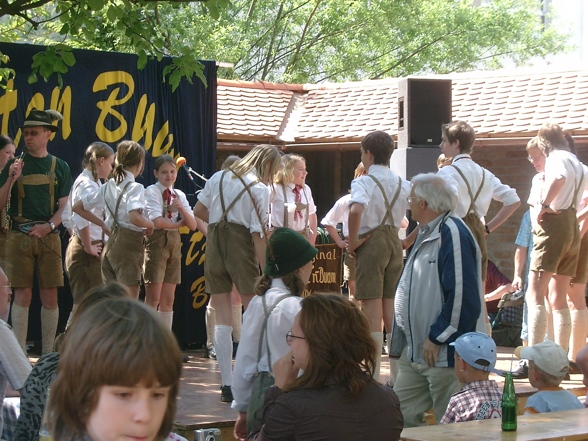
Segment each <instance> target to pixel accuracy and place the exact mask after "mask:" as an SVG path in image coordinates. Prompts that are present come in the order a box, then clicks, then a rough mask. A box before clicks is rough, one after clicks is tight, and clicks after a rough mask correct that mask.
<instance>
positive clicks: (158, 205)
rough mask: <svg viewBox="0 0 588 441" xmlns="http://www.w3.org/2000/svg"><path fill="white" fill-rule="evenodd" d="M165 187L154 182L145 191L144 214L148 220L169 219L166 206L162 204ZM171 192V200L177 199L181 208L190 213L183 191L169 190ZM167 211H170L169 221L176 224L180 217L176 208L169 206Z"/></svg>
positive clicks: (190, 209)
mask: <svg viewBox="0 0 588 441" xmlns="http://www.w3.org/2000/svg"><path fill="white" fill-rule="evenodd" d="M165 189H166V187H165V186H163V185H161V184H160V183H159V182H156V183H155V184H153V185H150V186H149V187H147V188H146V189H145V203H146V204H145V214H146V215H147V218H148V219H149V220H151V221H152V220H154V219H157V218H158V217H164V218H166V219H169V217H168V214H167V210H168V207H167V206H165V205H166V204H165V203H164V202H163V192H164V191H165ZM170 191H171V192H172V200H173V198H174V197H177V198H178V199H179V200H180V202H181V203H182V206H183V207H184V208H185V209H186V210H187V211H192V208H191V207H190V204H189V203H188V199H187V198H186V195H185V194H184V192H183V191H181V190H178V189H175V188H170ZM169 210H170V211H171V219H170V220H171V221H172V222H177V221H178V220H179V217H180V212H179V210H178V209H177V208H176V207H172V206H171V205H170V206H169Z"/></svg>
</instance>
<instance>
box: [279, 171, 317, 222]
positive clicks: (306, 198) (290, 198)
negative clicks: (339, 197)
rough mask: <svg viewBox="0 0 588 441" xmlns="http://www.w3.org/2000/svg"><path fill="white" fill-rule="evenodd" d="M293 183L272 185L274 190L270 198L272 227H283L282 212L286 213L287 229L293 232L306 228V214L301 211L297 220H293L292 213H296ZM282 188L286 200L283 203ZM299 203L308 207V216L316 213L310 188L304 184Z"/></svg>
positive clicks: (304, 211)
mask: <svg viewBox="0 0 588 441" xmlns="http://www.w3.org/2000/svg"><path fill="white" fill-rule="evenodd" d="M294 187H295V185H294V184H293V183H290V184H288V185H284V186H282V185H281V184H274V189H273V191H272V194H271V196H270V204H271V213H272V227H274V228H277V227H284V226H285V225H284V210H287V211H288V228H291V229H293V230H295V231H302V230H304V229H305V228H306V227H307V226H308V221H307V212H306V210H301V211H300V213H298V214H299V216H298V219H296V220H294V213H295V212H296V205H295V202H296V195H295V194H294ZM284 188H285V189H286V200H285V201H284ZM300 199H301V201H300V202H301V203H302V204H307V205H308V216H310V215H312V214H315V213H316V205H315V204H314V199H313V198H312V191H311V189H310V187H309V186H308V185H306V184H304V187H303V189H302V194H301V195H300Z"/></svg>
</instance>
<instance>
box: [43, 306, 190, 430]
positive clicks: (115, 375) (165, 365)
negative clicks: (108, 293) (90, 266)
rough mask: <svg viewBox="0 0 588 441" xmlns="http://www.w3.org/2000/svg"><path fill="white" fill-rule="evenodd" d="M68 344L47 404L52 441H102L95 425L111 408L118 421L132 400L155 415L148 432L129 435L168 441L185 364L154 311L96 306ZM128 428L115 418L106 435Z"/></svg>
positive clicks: (81, 319) (127, 421)
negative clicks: (182, 369) (84, 440)
mask: <svg viewBox="0 0 588 441" xmlns="http://www.w3.org/2000/svg"><path fill="white" fill-rule="evenodd" d="M65 343H66V344H65V348H64V351H63V353H62V354H61V358H60V361H59V367H58V372H57V379H56V380H55V382H54V383H53V386H52V390H51V397H50V404H49V412H50V415H51V421H52V434H53V437H54V439H59V440H64V441H73V440H79V439H84V438H85V437H86V435H88V436H89V438H90V439H91V441H103V439H104V438H103V437H102V435H103V434H102V433H101V432H100V430H97V429H100V427H102V426H101V425H100V424H98V422H99V421H101V420H102V421H103V420H104V417H105V412H106V413H108V410H109V409H110V411H112V408H113V407H112V401H114V404H115V405H116V406H117V408H118V409H119V412H118V413H119V414H120V415H122V414H123V413H127V412H130V411H131V403H133V402H136V401H135V400H136V399H139V400H143V401H140V402H141V403H145V404H147V403H149V404H153V407H150V408H151V409H153V411H152V412H151V414H150V415H149V418H148V420H149V421H150V423H149V428H148V429H146V427H147V426H142V427H143V429H144V430H143V429H141V431H137V432H133V433H131V435H133V434H134V436H147V441H153V440H158V441H159V440H163V439H164V438H165V437H166V436H167V434H168V433H169V431H170V429H171V426H172V423H173V418H174V415H175V410H176V397H177V393H178V384H179V379H180V374H181V368H182V359H181V353H180V349H179V347H178V344H177V342H176V339H175V337H174V336H173V334H172V333H171V331H170V330H169V329H167V328H166V327H165V326H164V325H163V324H162V323H161V320H160V319H158V317H157V315H156V314H155V312H154V311H153V310H152V309H151V308H149V307H148V306H145V305H144V304H142V303H139V302H138V301H136V300H133V299H130V298H117V299H107V300H103V301H101V302H98V303H97V304H95V305H94V306H92V307H91V308H89V309H87V310H86V311H84V312H83V313H82V314H81V315H80V316H78V318H77V320H75V322H74V323H73V324H72V326H71V327H70V329H69V330H68V336H67V338H66V342H65ZM107 403H110V405H109V406H107V405H106V404H107ZM147 407H149V406H147ZM115 416H116V415H115ZM141 421H142V420H141ZM132 422H133V421H132V419H131V418H128V419H122V421H121V419H120V418H118V417H117V418H113V419H112V421H111V422H110V424H108V425H105V427H103V429H105V430H106V429H108V430H110V431H117V430H122V429H124V430H127V429H128V426H130V425H132V424H131V423H132ZM153 424H155V426H156V427H155V428H153ZM122 426H125V427H122ZM135 429H137V427H134V428H133V430H135ZM137 430H139V429H137ZM127 435H128V433H127Z"/></svg>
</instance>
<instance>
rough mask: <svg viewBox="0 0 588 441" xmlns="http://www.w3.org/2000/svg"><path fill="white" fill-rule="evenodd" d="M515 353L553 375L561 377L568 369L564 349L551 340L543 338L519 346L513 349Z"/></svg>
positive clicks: (568, 364) (568, 363)
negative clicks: (532, 343)
mask: <svg viewBox="0 0 588 441" xmlns="http://www.w3.org/2000/svg"><path fill="white" fill-rule="evenodd" d="M515 355H516V356H517V357H519V358H524V359H526V360H532V361H533V363H535V365H536V366H537V367H538V368H539V369H541V370H542V371H544V372H547V373H548V374H549V375H553V376H554V377H558V378H559V377H563V376H565V375H566V374H567V373H568V371H569V370H570V362H569V361H568V355H567V354H566V351H564V350H563V348H562V347H561V346H560V345H558V344H557V343H554V342H552V341H551V340H545V341H543V342H541V343H537V344H536V345H535V346H519V347H518V348H516V349H515Z"/></svg>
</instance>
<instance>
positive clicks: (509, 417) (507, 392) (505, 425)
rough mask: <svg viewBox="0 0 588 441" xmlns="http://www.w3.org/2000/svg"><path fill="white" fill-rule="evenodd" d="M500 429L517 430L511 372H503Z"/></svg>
mask: <svg viewBox="0 0 588 441" xmlns="http://www.w3.org/2000/svg"><path fill="white" fill-rule="evenodd" d="M502 430H503V431H505V432H512V431H515V430H517V396H516V394H515V388H514V382H513V381H512V372H505V377H504V390H503V391H502Z"/></svg>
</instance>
